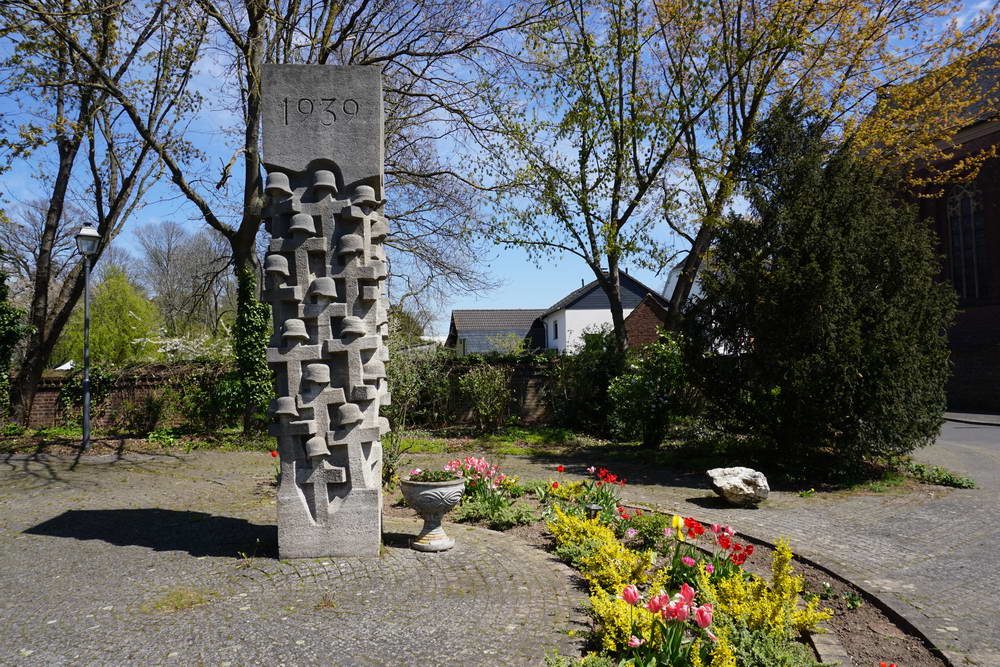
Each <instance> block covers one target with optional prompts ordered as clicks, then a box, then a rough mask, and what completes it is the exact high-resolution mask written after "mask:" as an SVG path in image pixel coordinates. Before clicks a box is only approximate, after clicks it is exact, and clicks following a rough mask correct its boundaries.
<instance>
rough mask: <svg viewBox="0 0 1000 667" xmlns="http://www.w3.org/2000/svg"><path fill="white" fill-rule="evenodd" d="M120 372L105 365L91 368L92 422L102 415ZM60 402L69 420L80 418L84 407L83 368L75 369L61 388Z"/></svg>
mask: <svg viewBox="0 0 1000 667" xmlns="http://www.w3.org/2000/svg"><path fill="white" fill-rule="evenodd" d="M119 377H120V373H119V372H118V371H115V370H111V369H108V368H104V367H103V366H92V367H91V368H90V410H91V422H95V421H97V420H98V419H99V418H100V417H101V415H102V410H101V408H102V407H103V405H104V402H105V401H106V400H107V399H108V397H109V396H110V395H111V391H112V390H113V389H114V387H115V383H116V382H117V381H118V378H119ZM59 404H60V405H61V406H62V408H63V411H64V413H65V415H66V417H67V420H68V421H75V420H78V419H79V415H80V410H82V409H83V370H82V369H78V370H74V371H73V372H72V373H71V374H70V376H69V377H67V378H66V380H65V381H64V382H63V385H62V387H60V388H59Z"/></svg>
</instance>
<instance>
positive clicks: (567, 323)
mask: <svg viewBox="0 0 1000 667" xmlns="http://www.w3.org/2000/svg"><path fill="white" fill-rule="evenodd" d="M620 276H621V300H622V313H623V315H624V317H628V316H629V313H631V312H632V311H633V310H634V309H635V308H636V306H638V305H639V303H640V302H641V301H642V300H643V298H644V297H646V295H650V296H651V297H652V298H654V299H656V300H657V301H659V302H661V304H662V305H665V302H664V301H663V297H661V296H660V295H659V294H657V293H656V290H653V289H651V288H649V287H646V286H645V285H643V284H642V283H640V282H639V281H638V280H636V279H635V278H633V277H632V276H630V275H628V274H627V273H625V272H624V271H621V272H620ZM611 324H612V322H611V304H610V302H609V301H608V297H607V295H606V294H605V293H604V290H602V289H601V287H600V285H598V284H597V281H596V280H594V281H593V282H591V283H589V284H587V285H584V286H583V287H581V288H580V289H578V290H574V291H573V292H570V293H569V294H567V295H566V296H565V297H563V298H562V299H560V300H559V301H557V302H556V303H555V304H553V305H552V306H551V307H550V308H548V309H546V310H453V311H452V314H451V327H450V331H449V334H448V342H447V343H446V345H448V346H449V347H454V348H455V349H456V351H457V352H458V353H459V354H468V353H472V352H489V351H491V349H492V343H491V342H492V341H494V340H496V339H497V336H498V335H499V334H508V335H509V334H511V333H514V334H516V335H518V336H520V337H522V338H524V339H525V342H526V344H527V345H528V346H529V347H532V348H536V349H537V348H542V349H549V350H558V351H559V352H564V351H566V350H567V349H569V350H573V349H574V348H576V347H577V346H579V345H580V344H581V343H583V334H584V333H585V332H586V331H588V330H590V331H592V330H594V329H597V328H599V327H601V326H603V325H607V326H609V327H610V326H611Z"/></svg>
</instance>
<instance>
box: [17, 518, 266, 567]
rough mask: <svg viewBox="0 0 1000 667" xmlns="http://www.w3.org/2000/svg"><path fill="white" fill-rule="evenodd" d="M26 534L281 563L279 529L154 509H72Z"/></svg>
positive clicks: (240, 520) (32, 528)
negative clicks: (277, 559) (270, 559)
mask: <svg viewBox="0 0 1000 667" xmlns="http://www.w3.org/2000/svg"><path fill="white" fill-rule="evenodd" d="M24 532H25V534H28V535H46V536H49V537H68V538H72V539H76V540H101V541H103V542H107V543H108V544H113V545H115V546H139V547H147V548H149V549H153V550H155V551H186V552H188V553H189V554H191V555H192V556H221V557H229V558H240V557H244V556H252V557H257V558H277V555H278V528H277V526H258V525H256V524H253V523H250V522H249V521H246V520H244V519H234V518H232V517H225V516H214V515H212V514H205V513H204V512H179V511H175V510H163V509H156V508H147V509H115V510H69V511H68V512H63V513H62V514H60V515H59V516H57V517H53V518H52V519H49V520H48V521H45V522H43V523H40V524H38V525H37V526H33V527H31V528H29V529H28V530H26V531H24Z"/></svg>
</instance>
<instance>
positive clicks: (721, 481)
mask: <svg viewBox="0 0 1000 667" xmlns="http://www.w3.org/2000/svg"><path fill="white" fill-rule="evenodd" d="M708 477H709V479H710V480H711V482H712V489H713V490H714V491H715V492H716V493H718V494H719V495H720V496H722V497H723V498H725V499H726V502H728V503H730V504H731V505H739V506H741V507H746V506H748V505H757V504H759V503H760V502H761V501H763V500H767V494H768V493H770V491H771V489H770V487H769V486H768V485H767V478H766V477H764V473H761V472H757V471H756V470H753V469H751V468H743V467H736V468H712V469H711V470H709V471H708Z"/></svg>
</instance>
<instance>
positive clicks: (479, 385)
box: [458, 364, 511, 432]
mask: <svg viewBox="0 0 1000 667" xmlns="http://www.w3.org/2000/svg"><path fill="white" fill-rule="evenodd" d="M510 375H511V371H510V369H509V368H507V367H504V366H496V365H492V364H480V365H478V366H473V367H472V368H470V369H469V370H468V371H467V372H466V373H465V374H464V375H462V377H461V378H459V380H458V386H459V389H460V391H461V392H462V395H463V396H464V397H465V398H466V399H467V400H468V401H469V403H470V404H471V407H472V414H473V417H474V418H475V420H476V426H477V427H478V428H479V430H480V431H482V432H493V431H496V430H497V429H498V428H500V426H501V425H502V424H503V422H504V418H505V417H506V415H507V411H508V410H509V409H510V401H511V390H510Z"/></svg>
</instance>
